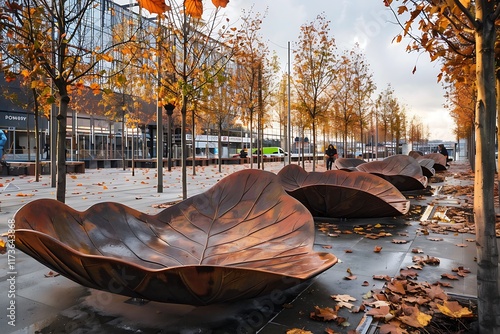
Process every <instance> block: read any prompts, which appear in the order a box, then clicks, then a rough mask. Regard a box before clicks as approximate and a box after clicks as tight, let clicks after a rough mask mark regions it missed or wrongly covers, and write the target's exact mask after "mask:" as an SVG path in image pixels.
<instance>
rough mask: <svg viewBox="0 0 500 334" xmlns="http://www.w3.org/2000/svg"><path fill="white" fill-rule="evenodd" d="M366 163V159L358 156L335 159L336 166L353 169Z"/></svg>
mask: <svg viewBox="0 0 500 334" xmlns="http://www.w3.org/2000/svg"><path fill="white" fill-rule="evenodd" d="M364 163H366V161H365V160H362V159H357V158H338V159H336V160H335V168H337V169H341V170H347V171H352V170H357V169H356V167H358V166H359V165H361V164H364Z"/></svg>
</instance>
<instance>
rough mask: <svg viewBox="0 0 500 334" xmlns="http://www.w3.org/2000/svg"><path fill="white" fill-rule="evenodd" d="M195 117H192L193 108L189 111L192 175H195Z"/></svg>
mask: <svg viewBox="0 0 500 334" xmlns="http://www.w3.org/2000/svg"><path fill="white" fill-rule="evenodd" d="M194 121H195V117H194V109H193V112H192V113H191V123H192V124H191V133H192V134H193V135H192V136H191V146H192V147H193V166H192V167H193V175H196V135H195V134H196V127H195V122H194Z"/></svg>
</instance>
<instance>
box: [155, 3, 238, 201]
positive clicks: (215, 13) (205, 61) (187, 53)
mask: <svg viewBox="0 0 500 334" xmlns="http://www.w3.org/2000/svg"><path fill="white" fill-rule="evenodd" d="M227 2H228V1H227V0H226V1H221V0H213V1H212V3H213V5H214V6H215V8H214V9H213V10H211V11H205V12H204V11H203V3H202V1H200V0H191V1H182V3H180V4H179V2H178V1H174V0H168V1H167V5H166V11H165V12H164V13H163V14H162V15H165V23H164V24H165V26H166V29H165V33H166V36H164V38H162V39H161V40H160V44H159V48H158V52H159V55H160V57H159V59H162V64H163V65H160V64H157V66H158V65H159V66H160V67H159V68H160V71H159V73H161V75H160V76H159V78H158V79H159V95H160V103H163V104H166V103H172V102H173V103H174V104H176V106H177V108H178V109H180V112H181V146H182V198H184V199H186V198H187V169H186V161H187V155H188V150H187V142H186V128H187V124H188V122H187V114H188V111H189V110H192V111H193V112H195V110H194V108H191V109H190V104H192V105H194V101H195V100H196V98H197V97H198V96H200V94H201V92H200V90H201V89H202V88H203V87H204V86H205V85H206V84H207V83H208V82H210V81H211V80H212V79H213V78H214V77H215V76H217V75H218V73H219V72H220V71H222V70H223V68H224V66H225V64H227V63H228V62H229V61H230V59H231V55H232V53H233V51H232V50H233V47H232V44H231V40H232V39H233V38H235V36H234V32H233V31H232V30H230V27H229V26H228V21H227V20H224V21H223V20H222V19H219V18H221V16H222V13H221V9H222V8H224V7H225V6H226V4H227ZM204 13H205V17H204V18H203V17H202V15H203V14H204ZM154 47H155V46H153V48H154ZM193 118H194V116H193ZM193 124H194V123H193ZM193 134H194V131H193ZM193 158H194V156H193Z"/></svg>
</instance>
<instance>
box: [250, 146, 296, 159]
mask: <svg viewBox="0 0 500 334" xmlns="http://www.w3.org/2000/svg"><path fill="white" fill-rule="evenodd" d="M252 152H253V155H257V149H253V151H252ZM262 153H263V155H264V156H265V157H284V156H287V155H288V153H286V152H285V151H283V149H282V148H281V147H277V146H272V147H263V148H262Z"/></svg>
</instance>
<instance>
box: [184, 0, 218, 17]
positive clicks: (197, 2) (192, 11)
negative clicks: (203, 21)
mask: <svg viewBox="0 0 500 334" xmlns="http://www.w3.org/2000/svg"><path fill="white" fill-rule="evenodd" d="M214 4H215V3H214ZM184 7H185V8H186V14H188V15H189V16H192V17H194V18H197V19H199V18H201V15H202V14H203V2H202V1H201V0H185V1H184Z"/></svg>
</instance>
